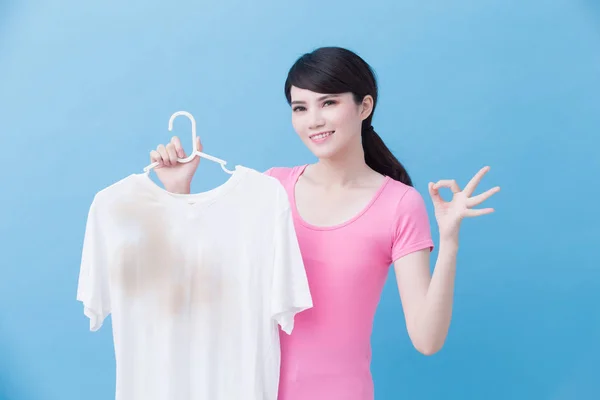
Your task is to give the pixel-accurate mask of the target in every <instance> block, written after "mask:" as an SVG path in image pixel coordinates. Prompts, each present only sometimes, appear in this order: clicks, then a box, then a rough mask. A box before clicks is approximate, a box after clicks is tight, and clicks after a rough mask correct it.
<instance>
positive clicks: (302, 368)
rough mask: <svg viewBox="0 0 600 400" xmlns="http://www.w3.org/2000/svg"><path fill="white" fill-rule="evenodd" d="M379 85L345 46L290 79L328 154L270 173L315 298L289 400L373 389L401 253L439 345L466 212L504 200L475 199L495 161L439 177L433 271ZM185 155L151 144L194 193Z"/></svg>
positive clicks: (342, 398)
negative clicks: (382, 313)
mask: <svg viewBox="0 0 600 400" xmlns="http://www.w3.org/2000/svg"><path fill="white" fill-rule="evenodd" d="M377 92H378V89H377V83H376V80H375V77H374V74H373V72H372V70H371V68H370V67H369V65H368V64H367V63H366V62H365V61H364V60H363V59H361V58H360V57H359V56H358V55H356V54H355V53H353V52H351V51H349V50H346V49H343V48H338V47H326V48H319V49H317V50H315V51H313V52H312V53H309V54H305V55H303V56H302V57H300V58H299V59H298V60H297V61H296V63H295V64H294V65H293V66H292V68H291V69H290V71H289V74H288V77H287V80H286V82H285V95H286V98H287V101H288V103H289V104H290V106H291V110H292V125H293V126H294V129H295V131H296V132H297V134H298V135H299V136H300V139H301V140H302V141H303V142H304V144H305V145H306V146H307V147H308V148H309V149H310V150H311V151H312V153H313V154H314V155H315V156H316V158H317V159H318V161H317V162H316V163H314V164H311V165H301V166H296V167H276V168H271V169H269V170H268V171H267V172H266V173H267V174H269V175H271V176H273V177H275V178H277V179H278V180H279V181H280V182H281V184H282V185H283V186H284V187H285V189H286V190H287V192H288V196H289V199H290V204H291V207H292V214H293V218H294V223H295V229H296V233H297V236H298V241H299V244H300V248H301V251H302V257H303V260H304V263H305V266H306V272H307V276H308V281H309V285H310V290H311V294H312V297H313V303H314V307H313V308H312V309H310V310H308V311H304V312H302V313H300V314H298V315H297V316H296V322H295V327H294V331H293V333H292V334H291V335H289V336H288V335H285V334H282V335H281V345H282V360H281V362H282V366H281V380H280V396H279V399H280V400H308V399H310V400H321V399H327V400H371V399H373V398H374V388H373V382H372V378H371V373H370V361H371V347H370V336H371V328H372V323H373V318H374V315H375V310H376V306H377V304H378V301H379V297H380V294H381V291H382V288H383V285H384V282H385V279H386V277H387V274H388V268H389V266H390V265H392V264H393V265H394V268H395V273H396V278H397V284H398V289H399V292H400V297H401V302H402V305H403V309H404V315H405V321H406V326H407V330H408V334H409V336H410V339H411V341H412V343H413V345H414V347H415V348H416V349H417V350H418V351H419V352H421V353H423V354H425V355H430V354H433V353H435V352H437V351H438V350H440V348H441V347H442V345H443V343H444V341H445V339H446V335H447V332H448V327H449V325H450V319H451V314H452V301H453V291H454V276H455V270H456V254H457V251H458V244H459V227H460V225H461V221H462V219H463V218H464V217H474V216H480V215H484V214H488V213H491V212H492V211H493V209H490V208H486V209H473V208H472V207H474V206H476V205H478V204H480V203H482V202H483V201H484V200H486V199H487V198H489V197H490V196H491V195H492V194H494V193H495V192H497V191H498V190H499V188H497V187H496V188H493V189H491V190H488V191H487V192H484V193H482V194H479V195H476V196H473V193H474V191H475V188H476V186H477V184H478V183H479V181H480V180H481V178H482V177H483V175H484V174H485V173H486V172H487V171H488V168H487V167H486V168H483V169H481V170H480V171H479V172H477V174H476V175H475V176H474V177H473V179H472V180H471V181H470V182H469V183H468V184H467V185H466V186H465V187H464V188H463V189H461V188H460V187H459V186H458V184H457V183H456V182H455V181H454V180H440V181H438V182H436V183H429V194H430V196H431V199H432V201H433V205H434V209H435V217H436V220H437V224H438V227H439V234H440V238H439V252H438V258H437V261H436V264H435V270H434V273H433V276H431V274H430V268H429V267H430V259H429V258H430V252H431V250H432V249H433V241H432V238H431V231H430V225H429V220H428V215H427V211H426V208H425V203H424V201H423V198H422V196H421V195H420V194H419V192H417V191H416V190H415V189H414V188H413V187H412V182H411V179H410V177H409V175H408V173H407V171H406V169H405V168H404V167H403V166H402V164H401V163H400V162H398V160H397V159H396V158H395V157H394V156H393V155H392V153H391V152H390V151H389V150H388V148H387V147H386V146H385V144H384V143H383V141H382V140H381V138H380V137H379V136H378V135H377V133H375V130H374V129H373V126H372V125H371V121H372V118H373V112H374V110H375V106H376V104H377ZM199 148H201V144H200V143H199ZM185 156H186V154H185V152H184V150H183V148H182V147H181V143H180V141H179V139H178V138H177V137H173V139H172V140H171V142H170V143H169V144H167V145H166V146H165V145H159V146H158V148H157V149H156V150H155V151H152V152H151V154H150V158H151V161H152V162H155V161H158V162H160V163H161V164H160V165H159V167H157V169H156V173H157V175H158V177H159V179H160V181H161V182H162V184H163V185H164V186H165V189H166V190H168V191H171V192H177V193H189V191H190V182H191V180H192V176H193V175H194V172H195V170H196V168H197V166H198V162H199V159H198V158H196V159H195V160H194V161H193V162H190V163H187V164H181V163H178V162H177V158H178V157H179V158H181V157H185ZM444 187H445V188H449V189H451V190H452V192H453V197H452V200H451V201H449V202H447V201H444V200H443V199H442V198H441V197H440V194H439V190H440V189H441V188H444Z"/></svg>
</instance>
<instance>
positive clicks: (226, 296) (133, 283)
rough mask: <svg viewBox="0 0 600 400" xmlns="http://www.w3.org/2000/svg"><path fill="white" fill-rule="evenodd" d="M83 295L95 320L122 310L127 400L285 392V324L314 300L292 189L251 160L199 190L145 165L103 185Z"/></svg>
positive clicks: (120, 398)
mask: <svg viewBox="0 0 600 400" xmlns="http://www.w3.org/2000/svg"><path fill="white" fill-rule="evenodd" d="M77 299H78V300H79V301H81V302H82V303H83V306H84V313H85V315H86V316H87V317H88V318H89V322H90V329H91V330H92V331H96V330H98V329H100V327H101V326H102V324H103V322H104V320H105V319H106V318H107V316H108V315H111V320H112V329H113V338H114V351H115V356H116V371H117V374H116V397H115V398H116V400H238V399H239V400H242V399H243V400H275V399H276V398H277V390H278V382H279V366H280V347H279V329H280V328H281V329H282V330H283V331H284V332H286V333H288V334H290V333H291V332H292V329H293V326H294V316H295V314H296V313H298V312H301V311H302V310H305V309H307V308H310V307H312V299H311V295H310V290H309V286H308V282H307V279H306V273H305V270H304V265H303V262H302V257H301V254H300V249H299V246H298V242H297V239H296V234H295V231H294V226H293V221H292V216H291V212H290V205H289V201H288V197H287V194H286V192H285V190H284V188H283V187H282V186H281V184H280V183H279V181H277V180H276V179H275V178H272V177H270V176H267V175H264V174H262V173H260V172H258V171H255V170H253V169H250V168H246V167H243V166H238V167H237V168H236V170H235V172H234V173H233V175H231V177H229V178H228V180H227V181H226V182H225V183H224V184H223V185H221V186H219V187H217V188H215V189H213V190H210V191H207V192H203V193H198V194H188V195H181V194H173V193H169V192H167V191H166V190H164V189H162V188H161V187H160V186H158V185H157V184H155V183H154V182H153V181H152V180H151V178H150V177H149V176H147V175H146V174H143V173H142V174H132V175H130V176H128V177H126V178H124V179H122V180H120V181H119V182H116V183H114V184H113V185H111V186H109V187H107V188H105V189H103V190H102V191H100V192H98V193H97V194H96V196H95V197H94V200H93V202H92V204H91V206H90V210H89V215H88V219H87V225H86V229H85V237H84V241H83V254H82V260H81V267H80V276H79V282H78V288H77Z"/></svg>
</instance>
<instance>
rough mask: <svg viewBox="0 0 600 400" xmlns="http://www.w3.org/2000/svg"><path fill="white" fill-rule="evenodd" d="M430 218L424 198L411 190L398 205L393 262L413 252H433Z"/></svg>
mask: <svg viewBox="0 0 600 400" xmlns="http://www.w3.org/2000/svg"><path fill="white" fill-rule="evenodd" d="M433 247H434V245H433V240H432V238H431V228H430V226H429V216H428V215H427V208H426V207H425V201H424V200H423V196H421V194H420V193H419V192H418V191H417V190H416V189H414V188H409V189H408V190H407V192H406V193H405V194H404V196H402V199H400V201H399V203H398V207H397V209H396V215H395V224H394V232H393V243H392V262H395V261H396V260H397V259H399V258H401V257H404V256H405V255H407V254H410V253H412V252H415V251H418V250H422V249H425V248H429V250H430V251H432V250H433Z"/></svg>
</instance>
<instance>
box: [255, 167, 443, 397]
mask: <svg viewBox="0 0 600 400" xmlns="http://www.w3.org/2000/svg"><path fill="white" fill-rule="evenodd" d="M305 168H306V165H303V166H297V167H293V168H285V167H279V168H272V169H270V170H268V171H267V172H266V173H267V174H268V175H271V176H273V177H275V178H277V179H278V180H279V181H280V182H281V184H282V185H283V186H284V187H285V189H286V191H287V193H288V196H289V200H290V203H291V208H292V214H293V217H294V224H295V228H296V234H297V237H298V241H299V244H300V249H301V252H302V258H303V260H304V264H305V267H306V273H307V276H308V282H309V286H310V291H311V295H312V298H313V304H314V307H313V308H311V309H309V310H307V311H304V312H301V313H299V314H297V315H296V317H295V325H294V331H293V332H292V334H291V335H287V334H285V333H283V332H281V335H280V336H281V352H282V353H281V357H282V359H281V364H282V365H281V378H280V389H279V400H307V399H310V400H338V399H344V400H372V399H373V397H374V388H373V381H372V378H371V372H370V363H371V343H370V339H371V330H372V324H373V318H374V316H375V310H376V308H377V304H378V302H379V298H380V295H381V291H382V289H383V285H384V283H385V280H386V277H387V275H388V271H389V267H390V265H391V264H392V263H393V262H394V261H395V260H396V259H398V258H400V257H402V256H404V255H406V254H408V253H411V252H414V251H416V250H420V249H424V248H430V250H432V249H433V241H432V240H431V232H430V226H429V218H428V215H427V210H426V208H425V203H424V201H423V198H422V196H421V195H420V194H419V192H417V191H416V190H415V189H414V188H412V187H410V186H407V185H405V184H403V183H401V182H398V181H395V180H393V179H391V178H389V177H386V178H385V180H384V182H383V184H382V185H381V187H380V188H379V190H378V191H377V193H376V194H375V196H374V197H373V199H372V200H371V201H370V202H369V204H368V205H367V206H366V207H365V208H364V209H363V210H362V211H361V212H360V213H358V214H357V215H356V216H354V217H353V218H351V219H350V220H348V221H346V222H344V223H342V224H339V225H335V226H329V227H319V226H314V225H311V224H309V223H307V222H306V221H304V220H303V219H302V218H301V217H300V215H299V214H298V210H297V208H296V203H295V196H294V187H295V184H296V182H297V180H298V177H299V176H300V175H301V174H302V173H303V172H304V169H305Z"/></svg>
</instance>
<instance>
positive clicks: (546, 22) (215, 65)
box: [0, 0, 600, 400]
mask: <svg viewBox="0 0 600 400" xmlns="http://www.w3.org/2000/svg"><path fill="white" fill-rule="evenodd" d="M253 3H254V4H253ZM59 4H60V5H59ZM59 7H60V8H59ZM321 45H340V46H346V47H348V48H350V49H352V50H355V51H357V52H358V53H359V54H360V55H362V56H364V57H365V58H366V60H367V61H368V62H370V63H371V64H372V66H373V67H374V68H375V70H376V72H377V74H378V77H379V82H380V86H381V101H380V103H379V106H378V109H377V112H376V115H375V121H374V126H375V127H376V129H377V131H378V132H380V134H381V135H382V137H383V138H384V140H386V142H387V143H388V144H389V146H390V147H391V148H392V149H393V150H394V151H395V152H396V154H397V155H398V156H399V158H400V159H401V160H402V161H403V162H404V163H406V165H407V166H408V167H409V169H410V172H411V173H412V175H413V178H414V180H415V181H416V187H417V189H419V190H420V191H421V193H423V194H424V195H425V196H426V199H427V204H428V206H429V207H430V208H429V210H430V212H431V211H432V209H431V202H430V200H429V197H428V195H427V192H426V184H427V182H428V181H429V180H437V179H443V178H456V179H457V180H458V181H459V182H460V183H461V184H463V185H464V183H466V181H467V180H468V179H469V178H470V177H471V175H472V174H474V173H475V172H476V171H477V170H478V169H479V168H480V167H481V166H483V165H486V164H489V165H491V166H492V170H491V171H490V173H489V174H488V176H487V177H486V178H485V181H484V182H483V183H482V185H481V190H485V189H487V188H489V187H492V186H495V185H501V186H502V189H503V190H502V192H500V193H499V194H498V195H496V196H495V198H494V199H493V200H491V201H489V203H487V204H486V205H488V204H489V205H490V206H493V207H495V208H496V209H497V213H496V214H494V215H492V216H486V217H482V218H479V219H476V220H467V221H466V222H465V224H464V227H463V233H462V242H461V250H460V255H459V265H458V275H457V285H456V306H455V314H454V319H453V325H452V328H451V332H450V335H449V338H448V340H447V343H446V346H445V348H444V349H443V350H442V351H441V352H440V353H438V354H436V355H435V356H433V357H424V356H421V355H420V354H418V353H417V352H416V351H415V350H414V349H413V348H412V347H411V345H410V342H409V340H408V337H407V334H406V331H405V327H404V322H403V315H402V309H401V305H400V301H399V299H398V293H397V289H396V287H395V283H394V279H393V278H394V276H393V273H390V279H389V281H388V284H387V286H386V288H385V292H384V293H383V297H382V300H381V306H380V308H379V312H378V314H377V319H376V325H375V329H374V336H373V350H374V361H373V374H374V379H375V383H376V393H377V397H376V398H377V400H388V399H389V400H391V399H440V398H444V399H452V400H454V399H461V400H465V399H487V400H495V399H503V400H504V399H528V400H531V399H549V400H550V399H551V400H558V399H576V400H580V399H598V398H600V381H599V380H597V375H598V371H599V367H598V364H599V362H598V360H599V359H600V344H599V343H600V341H599V340H598V339H599V337H600V317H599V316H600V313H599V312H598V305H599V302H600V281H599V278H600V272H599V271H600V270H599V268H598V267H599V263H598V261H597V260H598V257H597V249H596V248H595V246H596V245H597V244H598V242H599V238H600V235H599V232H598V230H599V228H598V227H599V224H600V217H599V212H598V186H599V183H598V175H599V172H600V168H599V161H598V160H599V159H600V157H598V155H597V146H598V145H600V139H599V134H600V51H599V49H600V3H598V2H597V1H592V0H589V1H576V0H570V1H566V0H556V1H552V2H547V1H539V0H538V1H528V2H518V1H506V0H505V1H481V0H479V1H475V0H473V1H466V0H463V1H454V2H443V1H433V2H423V1H416V0H411V1H404V0H403V1H399V0H388V1H382V0H373V1H369V2H359V1H350V0H345V1H343V2H341V1H340V2H323V1H318V2H315V1H302V2H284V1H275V0H269V1H266V0H261V1H257V2H250V1H236V2H233V1H225V2H217V1H211V2H202V3H201V2H194V1H179V2H174V1H171V2H166V1H165V2H157V1H128V2H117V1H104V2H99V3H97V4H89V2H82V1H67V0H65V1H62V2H59V3H57V2H31V1H29V2H27V1H19V2H17V1H6V0H4V1H2V2H0V122H1V127H0V134H1V135H2V136H1V139H2V141H1V144H2V151H1V153H0V159H1V161H2V168H1V169H0V181H1V184H0V185H1V186H0V194H1V196H0V223H1V227H0V229H1V230H0V235H1V241H0V246H1V259H0V260H1V261H0V262H1V263H2V264H1V278H0V398H2V399H11V400H12V399H18V400H21V399H23V400H80V399H86V400H96V399H98V400H100V399H102V400H105V399H110V398H113V395H114V373H115V365H114V358H113V357H114V356H113V348H112V337H111V331H110V328H111V326H110V324H107V325H105V327H104V328H103V329H102V330H101V331H100V332H98V333H95V334H93V333H90V332H89V331H88V323H87V321H86V320H85V318H84V316H83V314H82V308H81V305H80V304H79V303H77V302H76V301H75V290H76V283H77V275H78V268H79V259H80V249H81V242H82V239H83V229H84V226H85V218H86V213H87V210H88V207H89V205H90V202H91V200H92V198H93V196H94V194H95V193H96V192H97V191H98V190H100V189H102V188H104V187H106V186H108V185H110V184H112V183H113V182H115V181H117V180H119V179H121V178H122V177H124V176H126V175H128V174H130V173H132V172H140V171H141V170H142V168H143V167H144V166H145V165H146V164H147V162H148V152H149V151H150V150H151V149H152V148H154V147H155V146H156V145H157V144H158V143H161V142H165V141H168V140H169V139H170V137H171V133H170V132H168V130H167V122H168V119H169V117H170V115H171V114H172V113H173V112H175V111H178V110H187V111H190V112H192V113H193V114H194V115H195V117H196V119H197V120H198V125H199V134H200V135H201V137H202V138H203V142H204V144H205V149H206V151H207V152H208V153H210V154H213V155H215V156H218V157H222V158H225V159H227V160H228V161H229V162H230V163H232V164H236V163H239V164H244V165H246V166H249V167H253V168H256V169H259V170H264V169H266V168H268V167H271V166H274V165H294V164H299V163H304V162H312V160H313V159H312V156H311V155H310V154H309V153H308V152H307V150H305V148H304V147H303V146H302V144H301V142H300V141H299V140H298V139H297V137H296V136H295V134H294V132H293V129H292V127H291V123H290V112H289V108H288V107H287V105H286V104H285V101H284V97H283V89H282V87H283V82H284V79H285V75H286V73H287V70H288V68H289V67H290V65H291V64H292V63H293V61H294V60H295V59H296V58H297V57H298V56H299V55H301V54H302V53H304V52H306V51H310V50H312V49H313V48H315V47H317V46H321ZM175 133H176V134H179V135H181V136H182V137H183V139H184V143H186V145H187V149H188V150H189V148H190V141H189V139H188V137H189V124H187V123H186V122H185V121H180V122H177V123H176V129H175ZM225 178H226V175H225V174H224V173H222V172H221V170H220V168H219V167H218V166H217V165H216V164H212V163H209V162H204V163H203V164H202V165H201V167H200V170H199V173H198V175H197V179H195V181H194V187H193V189H194V190H196V191H198V190H204V189H207V188H210V187H212V186H214V185H216V184H218V183H220V182H222V181H223V180H224V179H225ZM431 216H432V217H433V215H431ZM433 221H434V220H433V219H432V225H433V226H432V229H434V235H435V240H436V243H437V242H438V241H437V231H436V230H435V223H434V222H433ZM434 255H437V253H435V254H434ZM594 381H595V382H594ZM332 400H333V399H332Z"/></svg>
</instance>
